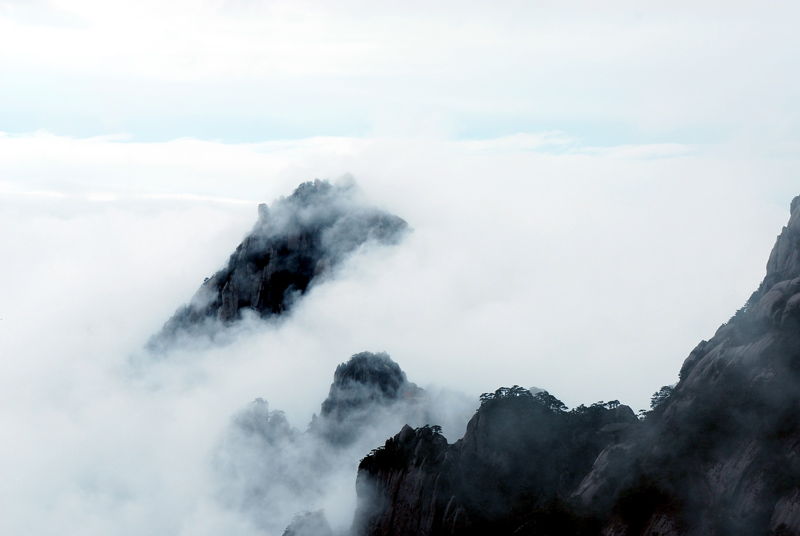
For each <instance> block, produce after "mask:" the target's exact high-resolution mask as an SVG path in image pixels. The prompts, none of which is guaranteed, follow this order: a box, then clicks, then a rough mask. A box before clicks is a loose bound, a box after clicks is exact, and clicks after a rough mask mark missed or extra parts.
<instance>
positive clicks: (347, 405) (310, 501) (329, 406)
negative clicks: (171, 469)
mask: <svg viewBox="0 0 800 536" xmlns="http://www.w3.org/2000/svg"><path fill="white" fill-rule="evenodd" d="M426 401H427V397H426V396H425V391H424V390H422V389H420V388H419V387H417V386H416V385H415V384H413V383H411V382H409V381H408V380H407V378H406V374H405V372H403V371H402V370H401V368H400V366H399V365H398V364H397V363H395V362H394V361H393V360H392V359H391V358H390V357H389V355H388V354H386V353H371V352H362V353H359V354H356V355H354V356H352V357H351V358H350V360H349V361H347V362H346V363H342V364H341V365H339V366H338V367H336V372H335V373H334V379H333V384H332V385H331V388H330V393H329V395H328V397H327V398H326V399H325V401H324V402H323V403H322V408H321V411H320V414H319V417H317V416H314V418H313V419H312V422H311V424H310V425H309V427H308V430H307V431H306V432H305V433H302V432H300V431H299V430H296V429H294V428H292V427H291V426H290V425H289V423H288V421H287V420H286V417H285V416H284V414H283V413H282V412H280V411H270V409H269V405H268V403H267V402H266V401H265V400H263V399H260V398H259V399H256V400H255V401H254V402H252V403H250V404H249V406H248V407H247V408H245V409H244V410H242V411H241V412H239V413H237V414H236V415H234V416H233V418H232V419H231V424H230V427H229V429H228V432H227V434H226V437H225V439H224V441H223V444H222V445H220V448H219V450H218V452H217V456H216V460H215V465H216V470H217V479H216V481H217V485H218V486H219V496H220V498H221V502H222V503H223V504H224V505H225V506H227V507H229V508H232V509H237V510H241V511H245V512H247V513H248V514H249V515H250V516H251V518H252V520H253V522H254V523H255V524H256V525H257V526H259V527H261V528H263V529H264V530H266V531H267V532H268V533H275V532H276V530H277V529H279V528H283V527H284V526H285V522H284V524H283V525H280V526H276V523H279V522H280V520H281V519H283V518H282V514H287V513H289V514H291V513H293V512H298V511H303V510H305V509H307V508H311V507H313V505H314V504H318V503H317V502H316V501H319V500H320V499H321V498H322V497H324V496H325V494H326V493H329V492H330V486H331V485H333V484H331V482H336V479H339V480H338V481H341V480H342V479H346V480H348V481H349V480H350V479H351V478H354V476H355V471H356V467H357V465H358V460H359V459H360V458H361V457H363V456H364V454H365V453H366V452H368V451H369V450H370V449H371V448H372V447H373V446H374V445H375V444H377V443H378V442H379V441H382V439H383V438H385V437H386V436H387V435H389V434H391V433H392V432H393V431H394V430H397V429H398V428H399V427H401V426H402V425H403V423H413V424H415V425H421V424H424V423H425V422H427V421H426V420H427V419H433V418H436V417H435V416H433V417H432V416H429V415H427V413H426V406H425V403H426ZM343 468H347V471H348V472H347V474H346V475H343V474H342V469H343ZM351 471H352V472H351ZM316 515H317V514H316V513H315V514H314V515H313V516H312V517H308V516H300V517H298V518H297V519H296V520H295V523H294V525H293V529H292V530H294V532H291V534H306V532H302V530H306V531H307V530H311V529H309V528H308V527H309V526H312V525H313V526H316V525H314V524H313V523H311V521H313V520H314V519H317V517H314V516H316ZM302 527H306V528H302ZM290 528H291V527H290ZM301 528H302V530H301ZM287 530H288V529H287ZM287 534H289V532H287Z"/></svg>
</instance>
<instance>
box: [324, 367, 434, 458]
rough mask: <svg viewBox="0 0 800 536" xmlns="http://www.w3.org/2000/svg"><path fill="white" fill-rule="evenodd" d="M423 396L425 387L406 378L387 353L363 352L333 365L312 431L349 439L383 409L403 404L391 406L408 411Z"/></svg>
mask: <svg viewBox="0 0 800 536" xmlns="http://www.w3.org/2000/svg"><path fill="white" fill-rule="evenodd" d="M424 397H425V391H424V390H423V389H420V388H419V387H417V386H416V384H414V383H411V382H409V381H408V379H407V378H406V374H405V372H403V371H402V370H401V369H400V366H399V365H398V364H397V363H395V362H394V361H392V359H391V358H390V357H389V355H388V354H386V353H384V352H380V353H377V354H375V353H372V352H362V353H360V354H356V355H354V356H352V357H351V358H350V360H349V361H348V362H347V363H342V364H341V365H339V366H338V367H336V372H335V373H334V375H333V383H332V384H331V388H330V392H329V393H328V398H326V399H325V401H324V402H323V403H322V408H321V411H320V415H319V418H315V419H314V421H313V422H312V425H311V431H312V432H314V433H318V434H322V435H324V436H325V437H326V438H327V439H328V440H329V441H331V442H332V443H337V444H338V443H349V442H352V440H353V438H355V437H356V436H357V435H358V430H359V429H361V428H363V427H365V426H368V425H369V424H370V423H371V422H372V421H373V420H374V419H375V418H380V414H381V411H382V410H383V411H386V410H391V409H390V408H391V407H392V406H394V405H395V404H400V405H401V406H402V408H394V409H393V410H394V411H395V412H396V413H401V414H402V413H405V414H407V415H408V414H409V413H410V412H412V411H414V409H415V408H418V407H420V405H421V403H422V402H423V400H424ZM408 417H411V415H408Z"/></svg>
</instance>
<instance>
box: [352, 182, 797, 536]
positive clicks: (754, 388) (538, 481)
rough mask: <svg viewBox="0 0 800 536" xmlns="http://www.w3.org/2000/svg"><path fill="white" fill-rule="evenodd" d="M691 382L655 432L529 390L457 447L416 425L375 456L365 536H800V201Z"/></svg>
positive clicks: (664, 406) (664, 394)
mask: <svg viewBox="0 0 800 536" xmlns="http://www.w3.org/2000/svg"><path fill="white" fill-rule="evenodd" d="M679 377H680V381H679V382H678V383H677V384H676V385H675V386H666V387H665V388H662V389H661V390H660V391H658V392H657V393H656V395H654V397H653V407H652V411H650V412H648V413H647V414H646V416H645V417H644V420H643V421H642V422H641V423H637V422H635V419H633V413H632V412H631V411H630V409H629V408H626V407H624V406H618V407H611V406H609V405H607V404H604V405H595V406H592V407H590V408H583V407H581V408H578V410H573V411H571V412H566V411H564V408H563V407H559V404H560V403H558V401H557V400H549V399H542V397H541V393H539V394H537V395H536V396H533V395H530V394H527V395H526V394H525V393H526V391H525V390H521V389H518V388H517V389H516V395H515V394H513V392H514V391H515V390H514V389H506V390H501V391H499V392H498V394H499V395H501V396H497V397H494V398H488V399H487V400H486V401H485V402H484V403H483V405H482V406H481V408H480V410H479V411H478V413H477V414H476V415H475V417H474V418H473V420H472V421H470V423H469V426H468V429H467V433H466V434H465V436H464V438H463V439H461V440H459V441H457V442H456V443H454V444H452V445H448V444H447V441H446V440H445V439H444V438H443V437H441V435H439V434H437V433H436V431H435V430H434V429H433V428H431V427H428V428H424V427H423V428H421V429H417V430H414V429H411V428H410V427H409V428H404V429H403V430H402V431H401V432H400V433H399V434H398V435H396V436H394V437H393V438H392V439H390V440H389V441H387V442H386V444H385V446H384V447H382V448H381V449H378V450H376V451H374V452H373V453H372V454H371V455H370V456H368V457H366V458H365V459H364V460H362V463H361V465H360V469H359V474H358V493H359V509H358V512H357V515H356V518H355V521H354V525H353V529H354V530H353V532H354V535H355V536H363V535H371V536H377V535H387V536H388V535H398V536H399V535H405V534H420V535H431V536H432V535H440V534H455V535H468V534H469V535H471V534H489V533H491V534H497V535H502V534H509V535H510V534H515V535H533V534H539V535H556V534H559V535H562V534H564V535H566V534H587V535H588V534H592V535H596V534H601V535H604V536H641V535H644V536H678V535H686V536H700V535H705V536H734V535H736V536H739V535H742V536H750V535H752V536H766V535H800V197H797V198H795V199H794V200H793V201H792V203H791V217H790V220H789V223H788V225H787V226H786V227H785V228H784V229H783V231H782V232H781V234H780V236H779V237H778V240H777V242H776V244H775V246H774V248H773V250H772V253H771V255H770V258H769V261H768V263H767V274H766V276H765V278H764V280H763V282H762V283H761V285H760V287H759V288H758V290H757V291H756V292H754V293H753V294H752V296H751V297H750V299H749V300H748V301H747V303H746V304H745V306H744V307H742V308H741V309H740V310H739V311H737V312H736V314H735V315H734V316H733V317H732V318H731V319H730V320H729V321H728V322H727V323H725V324H723V325H722V326H721V327H720V328H719V329H718V330H717V332H716V334H715V335H714V336H713V337H712V338H711V339H710V340H708V341H702V342H701V343H700V344H699V345H698V346H697V347H696V348H695V349H694V350H693V351H692V352H691V353H690V354H689V357H688V358H687V359H686V361H685V362H684V364H683V366H682V368H681V371H680V375H679ZM537 398H539V400H537Z"/></svg>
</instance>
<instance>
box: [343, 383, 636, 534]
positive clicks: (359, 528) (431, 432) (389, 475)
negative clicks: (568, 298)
mask: <svg viewBox="0 0 800 536" xmlns="http://www.w3.org/2000/svg"><path fill="white" fill-rule="evenodd" d="M553 400H556V399H555V398H554V397H552V396H551V395H549V394H548V393H547V392H546V391H545V392H542V393H538V394H537V395H532V394H531V393H530V392H529V391H527V390H525V389H520V388H512V389H505V390H504V389H501V390H499V391H498V392H496V393H495V394H494V396H492V395H486V396H485V397H484V400H483V403H482V405H481V407H480V409H479V410H478V412H477V413H476V414H475V415H474V417H473V418H472V419H471V420H470V422H469V424H468V425H467V431H466V433H465V435H464V437H463V438H462V439H460V440H459V441H457V442H456V443H454V444H452V445H448V444H447V441H446V440H445V438H444V437H443V436H442V435H440V434H439V433H438V431H437V428H436V427H435V426H433V427H431V426H426V427H422V428H418V429H416V430H413V429H411V428H410V427H405V428H404V429H403V430H402V431H401V432H400V433H399V434H398V435H396V436H395V437H393V438H391V439H389V440H388V441H387V442H386V444H385V445H384V446H383V447H381V448H379V449H377V450H375V451H373V453H372V454H371V455H370V456H368V457H366V458H365V459H364V460H362V462H361V465H360V466H359V473H358V484H357V487H358V493H359V508H358V510H357V512H356V516H355V521H354V525H353V527H354V531H353V532H354V534H356V535H364V534H369V535H389V534H394V535H399V534H423V535H434V534H489V533H491V534H529V533H530V534H579V533H583V532H585V531H587V530H588V531H591V530H592V529H593V528H596V527H594V525H592V522H593V520H586V519H581V518H579V517H578V516H576V515H574V514H573V513H572V512H571V511H570V509H569V502H568V501H569V498H570V497H571V495H572V493H573V492H574V491H575V489H576V488H577V487H578V485H579V484H580V483H581V481H582V480H583V478H584V476H585V475H586V474H587V473H588V472H589V471H590V470H591V468H592V463H593V462H594V461H595V459H596V458H597V456H598V455H599V454H600V452H601V451H603V449H604V448H605V447H607V446H608V445H611V444H617V443H618V442H619V441H621V440H622V438H624V437H627V436H628V435H629V434H631V433H632V432H633V431H634V430H635V428H636V427H637V426H638V424H639V422H638V419H637V418H636V416H635V415H634V413H633V411H632V410H631V409H630V408H629V407H627V406H620V405H619V404H618V403H616V402H614V403H610V404H596V405H593V406H591V407H589V408H586V407H581V408H578V409H577V410H574V411H572V412H567V411H564V409H563V405H561V404H560V402H558V403H557V404H553V403H552V401H553Z"/></svg>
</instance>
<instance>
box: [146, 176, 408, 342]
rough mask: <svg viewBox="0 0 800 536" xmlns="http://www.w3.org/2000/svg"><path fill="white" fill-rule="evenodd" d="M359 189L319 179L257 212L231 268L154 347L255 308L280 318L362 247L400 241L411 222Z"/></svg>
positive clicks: (181, 312) (179, 314)
mask: <svg viewBox="0 0 800 536" xmlns="http://www.w3.org/2000/svg"><path fill="white" fill-rule="evenodd" d="M356 194H357V192H356V189H355V186H353V185H352V184H350V185H341V186H336V185H333V184H331V183H330V182H328V181H320V180H315V181H314V182H306V183H303V184H301V185H300V186H298V187H297V189H295V191H294V192H293V193H292V195H290V196H289V197H286V198H281V199H280V200H278V201H276V202H275V203H273V206H272V208H271V209H270V208H269V207H268V206H267V205H266V204H261V205H259V207H258V221H257V222H256V224H255V226H254V227H253V229H252V231H251V232H250V233H249V234H248V235H247V236H246V237H245V238H244V240H243V241H242V243H241V244H239V246H238V247H237V248H236V250H235V251H234V253H233V254H232V255H231V256H230V258H229V260H228V263H227V266H226V267H225V268H223V269H222V270H219V271H218V272H217V273H215V274H214V275H212V276H211V277H209V278H206V280H205V281H204V282H203V284H202V285H201V286H200V289H199V290H198V291H197V293H196V294H195V295H194V297H193V298H192V300H191V301H190V303H189V304H187V305H184V306H182V307H180V308H179V309H178V310H177V311H176V312H175V314H174V315H173V316H172V318H170V319H169V320H168V321H167V322H166V324H165V325H164V327H163V328H162V329H161V331H160V332H159V333H158V334H156V335H155V336H154V337H153V338H151V340H150V342H149V343H148V347H149V348H150V349H151V350H159V349H164V348H168V347H169V346H170V344H172V343H173V342H174V341H175V340H176V339H178V338H180V337H181V336H186V337H192V336H195V335H197V334H201V333H205V334H211V335H213V334H214V333H216V332H218V331H219V330H220V329H221V328H222V327H224V326H225V325H228V324H230V323H232V322H234V321H236V320H238V319H240V318H241V316H242V313H243V312H244V311H251V312H253V313H255V314H256V315H258V316H260V317H262V318H268V317H274V316H277V315H281V314H283V313H284V312H286V311H287V310H289V309H290V308H291V306H292V304H293V303H294V301H295V300H296V299H297V298H298V297H300V296H302V295H303V294H304V293H305V292H306V291H307V290H308V289H309V288H310V287H311V286H312V285H313V284H314V283H316V282H317V281H321V280H324V278H325V277H326V276H327V275H330V274H331V273H332V272H333V271H334V270H335V268H336V267H337V266H338V265H339V264H340V263H341V262H342V261H343V260H344V259H345V258H346V257H347V256H348V255H349V254H351V253H352V252H353V251H355V250H356V249H357V248H358V247H360V246H361V245H363V244H365V243H367V242H370V241H374V242H376V243H380V244H395V243H397V242H399V240H400V239H401V238H402V237H403V235H404V233H405V231H406V230H407V229H408V224H407V223H406V222H405V221H404V220H402V219H401V218H399V217H397V216H394V215H392V214H389V213H387V212H384V211H382V210H379V209H376V208H374V207H370V206H367V205H365V204H364V203H362V202H361V201H359V199H358V196H357V195H356Z"/></svg>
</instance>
